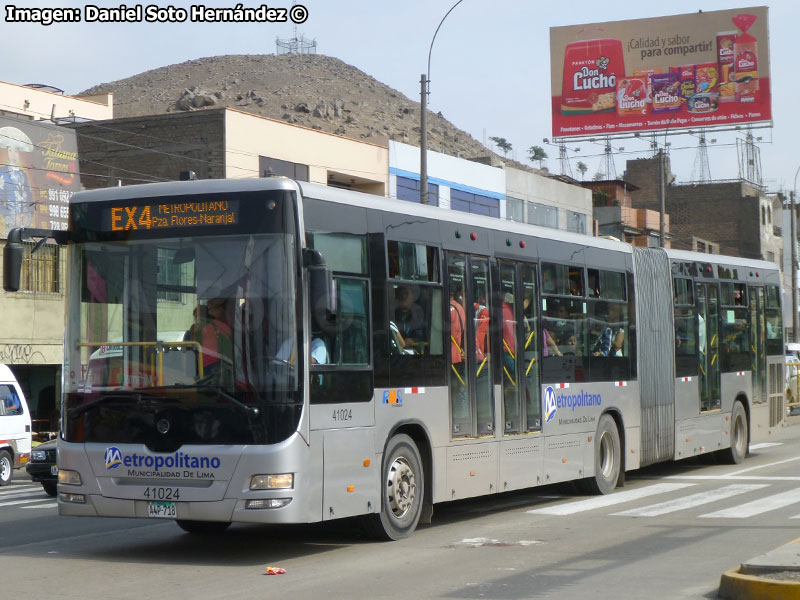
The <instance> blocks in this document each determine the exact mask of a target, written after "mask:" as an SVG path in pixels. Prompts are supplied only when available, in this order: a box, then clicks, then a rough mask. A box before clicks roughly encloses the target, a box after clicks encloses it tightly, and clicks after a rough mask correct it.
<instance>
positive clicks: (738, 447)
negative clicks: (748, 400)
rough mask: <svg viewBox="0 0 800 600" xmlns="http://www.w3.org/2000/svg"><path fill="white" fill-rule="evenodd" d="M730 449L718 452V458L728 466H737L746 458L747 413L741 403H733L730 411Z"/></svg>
mask: <svg viewBox="0 0 800 600" xmlns="http://www.w3.org/2000/svg"><path fill="white" fill-rule="evenodd" d="M730 436H731V447H730V448H726V449H725V450H721V451H720V457H721V458H722V460H723V461H724V462H726V463H728V464H732V465H738V464H739V463H740V462H742V461H743V460H744V457H745V456H747V448H748V445H749V444H748V439H747V413H745V412H744V407H743V406H742V403H741V402H734V403H733V410H732V411H731V428H730Z"/></svg>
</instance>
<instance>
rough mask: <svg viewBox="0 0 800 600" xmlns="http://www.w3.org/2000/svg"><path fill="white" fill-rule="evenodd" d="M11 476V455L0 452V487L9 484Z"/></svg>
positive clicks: (12, 465) (3, 451)
mask: <svg viewBox="0 0 800 600" xmlns="http://www.w3.org/2000/svg"><path fill="white" fill-rule="evenodd" d="M13 475H14V461H13V460H12V459H11V454H9V453H8V450H0V485H8V484H9V483H11V477H13Z"/></svg>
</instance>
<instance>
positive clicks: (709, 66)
mask: <svg viewBox="0 0 800 600" xmlns="http://www.w3.org/2000/svg"><path fill="white" fill-rule="evenodd" d="M718 83H719V68H718V66H717V63H701V64H698V65H695V66H694V89H695V92H696V93H697V94H705V93H708V92H715V93H718V92H719V90H718V89H717V84H718Z"/></svg>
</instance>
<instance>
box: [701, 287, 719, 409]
mask: <svg viewBox="0 0 800 600" xmlns="http://www.w3.org/2000/svg"><path fill="white" fill-rule="evenodd" d="M697 348H698V353H697V359H698V360H699V361H700V369H699V370H700V412H706V411H709V410H716V409H719V408H720V407H721V406H722V403H721V400H720V366H719V360H720V358H719V290H718V288H717V284H715V283H698V284H697Z"/></svg>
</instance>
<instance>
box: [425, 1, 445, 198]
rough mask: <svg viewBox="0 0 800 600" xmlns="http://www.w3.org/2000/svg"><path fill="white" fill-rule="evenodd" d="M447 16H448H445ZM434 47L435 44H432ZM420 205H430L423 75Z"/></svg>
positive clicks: (426, 85) (426, 97)
mask: <svg viewBox="0 0 800 600" xmlns="http://www.w3.org/2000/svg"><path fill="white" fill-rule="evenodd" d="M445 16H446V15H445ZM431 45H433V42H431ZM419 85H420V92H419V94H420V103H419V106H420V115H419V127H420V132H419V203H420V204H427V203H428V116H427V112H428V77H427V75H425V73H423V74H422V75H421V76H420V78H419Z"/></svg>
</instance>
